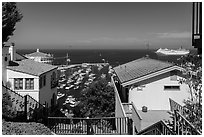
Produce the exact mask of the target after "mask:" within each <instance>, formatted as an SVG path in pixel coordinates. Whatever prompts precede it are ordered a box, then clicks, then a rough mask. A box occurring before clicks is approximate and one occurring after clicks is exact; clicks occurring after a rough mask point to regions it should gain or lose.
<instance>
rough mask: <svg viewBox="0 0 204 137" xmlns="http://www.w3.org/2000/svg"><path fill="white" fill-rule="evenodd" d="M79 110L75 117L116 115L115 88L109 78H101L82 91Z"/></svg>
mask: <svg viewBox="0 0 204 137" xmlns="http://www.w3.org/2000/svg"><path fill="white" fill-rule="evenodd" d="M79 101H80V103H79V104H78V110H75V111H74V114H75V117H90V118H91V117H111V116H114V110H115V98H114V89H113V87H112V86H111V85H109V84H108V82H107V80H105V79H100V80H98V81H96V82H94V83H93V84H92V85H91V86H90V87H88V88H86V89H84V90H82V91H81V97H80V98H79Z"/></svg>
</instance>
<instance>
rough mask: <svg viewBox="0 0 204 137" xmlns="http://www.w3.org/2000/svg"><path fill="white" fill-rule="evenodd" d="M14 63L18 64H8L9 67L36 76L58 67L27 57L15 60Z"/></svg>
mask: <svg viewBox="0 0 204 137" xmlns="http://www.w3.org/2000/svg"><path fill="white" fill-rule="evenodd" d="M14 63H16V64H17V65H14V66H7V68H8V69H10V70H14V71H18V72H22V73H27V74H31V75H35V76H40V75H41V74H43V73H45V72H48V71H50V70H52V69H55V68H57V66H53V65H49V64H45V63H40V62H36V61H33V60H31V59H25V60H22V61H14Z"/></svg>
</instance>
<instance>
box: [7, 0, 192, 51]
mask: <svg viewBox="0 0 204 137" xmlns="http://www.w3.org/2000/svg"><path fill="white" fill-rule="evenodd" d="M17 7H18V8H19V10H20V11H21V13H22V14H23V18H22V20H21V21H20V22H19V23H17V25H16V30H15V32H14V35H13V36H12V37H11V39H10V41H11V42H15V44H16V47H17V48H18V49H27V48H28V49H36V48H42V49H63V48H66V49H67V48H68V49H92V48H93V49H145V48H147V46H146V45H147V43H149V47H150V49H157V48H171V49H178V48H180V47H181V46H182V47H183V48H186V49H191V48H193V47H192V46H191V22H192V21H191V19H192V17H191V14H192V3H190V2H181V3H178V2H95V3H93V2H76V3H75V2H44V3H42V2H27V3H26V2H25V3H24V2H17Z"/></svg>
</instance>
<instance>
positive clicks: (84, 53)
mask: <svg viewBox="0 0 204 137" xmlns="http://www.w3.org/2000/svg"><path fill="white" fill-rule="evenodd" d="M35 51H36V50H33V49H18V50H17V52H18V53H20V54H22V55H24V54H29V53H33V52H35ZM40 51H41V52H44V53H50V54H53V56H54V58H55V59H54V62H53V63H54V65H65V64H66V56H67V54H68V56H69V59H70V60H71V61H70V63H69V64H81V63H104V62H108V63H109V64H110V65H111V66H113V67H114V66H118V65H121V64H124V63H127V62H130V61H133V60H135V59H139V58H142V57H145V56H149V57H150V58H152V59H158V60H163V61H169V62H175V63H176V62H177V59H178V58H179V57H180V56H158V55H157V54H156V53H155V51H156V50H141V49H131V50H129V49H125V50H124V49H123V50H122V49H120V50H119V49H111V50H107V49H106V50H101V49H100V50H99V49H93V50H74V49H71V50H67V49H40Z"/></svg>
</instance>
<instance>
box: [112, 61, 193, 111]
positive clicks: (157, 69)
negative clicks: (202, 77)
mask: <svg viewBox="0 0 204 137" xmlns="http://www.w3.org/2000/svg"><path fill="white" fill-rule="evenodd" d="M182 70H183V68H181V67H179V66H176V65H174V64H172V63H169V62H163V61H159V60H155V59H150V58H148V57H144V58H141V59H137V60H134V61H132V62H129V63H126V64H123V65H120V66H118V67H115V68H114V71H115V74H116V79H117V80H118V84H117V85H118V87H119V91H120V93H119V94H121V95H122V96H121V100H122V102H127V103H131V102H133V103H134V104H135V105H136V107H137V108H138V109H139V110H141V109H142V107H143V106H146V107H147V108H148V109H149V110H169V109H170V107H169V101H168V100H169V98H172V99H174V100H175V101H176V102H178V103H180V104H183V100H184V99H187V98H188V97H189V95H190V94H189V92H188V87H187V85H186V84H180V83H179V79H182V78H183V77H182Z"/></svg>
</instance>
